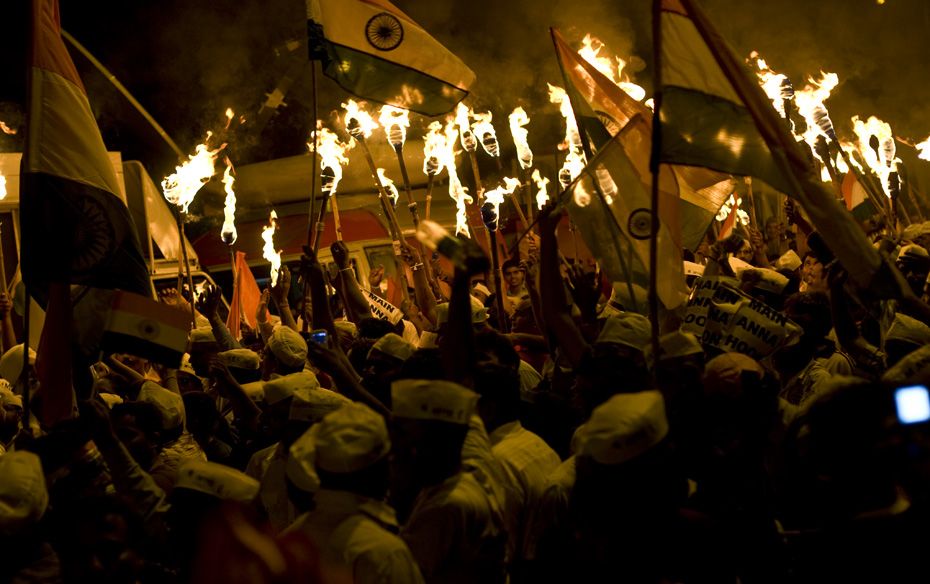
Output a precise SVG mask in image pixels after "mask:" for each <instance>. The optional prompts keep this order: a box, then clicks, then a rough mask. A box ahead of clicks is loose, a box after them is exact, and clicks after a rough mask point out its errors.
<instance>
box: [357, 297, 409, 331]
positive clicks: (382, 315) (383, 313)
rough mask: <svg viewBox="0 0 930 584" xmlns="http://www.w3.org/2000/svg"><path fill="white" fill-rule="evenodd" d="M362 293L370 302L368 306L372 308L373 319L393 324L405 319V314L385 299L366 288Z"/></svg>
mask: <svg viewBox="0 0 930 584" xmlns="http://www.w3.org/2000/svg"><path fill="white" fill-rule="evenodd" d="M361 291H362V294H364V295H365V299H366V300H368V306H369V308H371V315H372V316H373V317H375V318H379V319H381V320H386V321H388V322H389V323H391V324H397V323H398V322H400V321H401V319H403V318H404V313H402V312H401V311H400V309H399V308H397V307H396V306H394V305H393V304H391V303H390V302H388V301H387V300H385V299H384V298H381V297H380V296H378V295H377V294H375V293H373V292H372V291H370V290H366V289H364V288H361Z"/></svg>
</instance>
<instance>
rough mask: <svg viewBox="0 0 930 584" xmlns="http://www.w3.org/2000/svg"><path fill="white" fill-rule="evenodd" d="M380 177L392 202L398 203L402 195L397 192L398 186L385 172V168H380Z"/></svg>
mask: <svg viewBox="0 0 930 584" xmlns="http://www.w3.org/2000/svg"><path fill="white" fill-rule="evenodd" d="M378 179H379V180H380V181H381V186H383V187H384V190H385V191H387V194H388V196H389V197H391V204H394V205H396V204H397V199H398V198H399V197H400V193H398V192H397V187H396V186H394V181H392V180H391V179H390V178H388V176H387V175H386V174H384V169H383V168H379V169H378Z"/></svg>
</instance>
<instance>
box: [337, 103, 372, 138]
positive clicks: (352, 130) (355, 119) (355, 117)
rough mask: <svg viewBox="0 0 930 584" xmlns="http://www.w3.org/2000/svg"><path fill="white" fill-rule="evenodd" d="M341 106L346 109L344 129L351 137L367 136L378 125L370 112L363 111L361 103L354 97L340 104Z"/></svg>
mask: <svg viewBox="0 0 930 584" xmlns="http://www.w3.org/2000/svg"><path fill="white" fill-rule="evenodd" d="M342 108H343V109H344V110H346V115H345V125H346V131H347V132H348V133H349V135H350V136H352V137H353V138H359V137H362V138H367V137H369V136H371V133H372V132H374V131H375V128H377V127H378V124H377V123H375V120H374V118H372V117H371V114H369V113H368V112H367V111H365V109H364V106H363V104H360V103H358V102H356V101H355V100H354V99H350V100H349V101H347V102H346V103H344V104H342Z"/></svg>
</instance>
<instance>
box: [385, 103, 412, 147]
mask: <svg viewBox="0 0 930 584" xmlns="http://www.w3.org/2000/svg"><path fill="white" fill-rule="evenodd" d="M378 123H380V124H381V127H382V128H384V133H385V134H386V135H387V138H388V142H390V143H391V146H394V147H395V148H396V147H397V146H403V145H404V141H405V140H406V139H407V128H409V127H410V112H408V111H407V110H405V109H400V108H399V107H394V106H392V105H385V106H382V107H381V114H380V115H379V116H378Z"/></svg>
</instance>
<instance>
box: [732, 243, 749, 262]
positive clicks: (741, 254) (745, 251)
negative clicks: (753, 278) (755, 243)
mask: <svg viewBox="0 0 930 584" xmlns="http://www.w3.org/2000/svg"><path fill="white" fill-rule="evenodd" d="M752 256H753V253H752V245H750V243H749V242H748V241H747V242H745V243H743V247H741V248H739V251H738V252H736V257H738V258H739V259H741V260H743V261H744V262H747V263H748V262H751V261H752Z"/></svg>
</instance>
